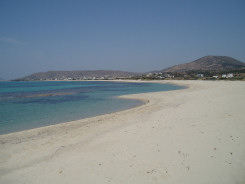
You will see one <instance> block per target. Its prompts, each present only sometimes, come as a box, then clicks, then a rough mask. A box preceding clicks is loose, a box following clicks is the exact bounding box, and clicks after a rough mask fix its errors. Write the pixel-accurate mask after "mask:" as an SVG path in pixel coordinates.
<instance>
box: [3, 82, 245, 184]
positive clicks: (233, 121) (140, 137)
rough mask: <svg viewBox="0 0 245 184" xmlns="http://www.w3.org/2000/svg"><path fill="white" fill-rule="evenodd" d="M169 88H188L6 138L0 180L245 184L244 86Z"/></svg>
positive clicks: (206, 84)
mask: <svg viewBox="0 0 245 184" xmlns="http://www.w3.org/2000/svg"><path fill="white" fill-rule="evenodd" d="M137 82H138V81H137ZM147 82H150V81H147ZM157 82H159V81H157ZM164 83H166V82H164ZM167 83H171V84H172V83H173V84H180V85H185V86H188V88H186V89H183V90H174V91H162V92H153V93H144V94H133V95H125V96H122V97H123V98H125V97H126V98H132V99H135V98H136V99H138V98H140V99H141V100H142V99H145V100H149V103H147V104H144V105H141V106H138V107H135V108H132V109H127V110H123V111H119V112H115V113H110V114H105V115H101V116H96V117H92V118H85V119H82V120H77V121H72V122H68V123H62V124H56V125H51V126H48V127H41V128H37V129H31V130H26V131H22V132H16V133H11V134H4V135H0V148H1V149H0V150H1V151H0V152H1V158H0V163H1V166H0V182H3V183H16V182H17V181H21V182H23V183H24V182H25V183H33V182H34V183H67V182H68V181H69V182H71V183H81V182H82V183H107V182H109V181H110V182H112V183H163V182H166V183H173V184H174V183H208V182H209V183H242V182H244V181H245V177H244V176H243V174H244V172H245V162H244V160H245V156H244V153H245V146H244V140H245V135H244V129H245V125H244V123H243V122H245V118H244V116H243V109H244V105H243V102H244V99H245V94H244V91H245V83H244V82H241V81H238V82H236V81H234V82H230V81H225V82H224V81H167ZM230 136H231V137H230Z"/></svg>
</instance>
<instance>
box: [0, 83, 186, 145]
mask: <svg viewBox="0 0 245 184" xmlns="http://www.w3.org/2000/svg"><path fill="white" fill-rule="evenodd" d="M81 81H82V80H81ZM93 81H101V82H122V83H159V84H171V83H169V82H159V81H137V80H118V81H115V80H106V81H103V80H93ZM51 82H52V81H51ZM55 82H56V81H55ZM78 82H79V81H78ZM173 85H176V84H173ZM177 86H178V85H177ZM179 86H180V87H185V86H181V85H179ZM178 90H182V89H178ZM147 93H151V92H147ZM67 94H69V93H67ZM137 94H144V93H137ZM57 95H60V94H57ZM131 95H134V94H131ZM40 96H45V95H40ZM128 96H130V94H129V95H121V96H116V97H115V98H122V99H132V100H138V101H141V102H142V103H143V104H141V105H137V106H135V107H131V108H127V109H123V110H119V111H115V112H109V113H105V114H101V115H95V116H91V117H85V118H82V119H77V120H71V121H66V122H59V123H54V124H51V125H45V126H41V127H36V128H30V129H25V130H19V131H15V132H9V133H4V134H0V143H1V137H4V136H8V135H9V136H12V134H13V136H18V134H25V133H28V132H32V131H35V130H36V131H39V130H40V131H41V132H43V131H46V130H48V129H50V128H55V127H54V126H56V125H59V124H61V126H62V124H67V125H68V126H69V124H70V123H77V122H78V121H82V120H88V121H89V119H90V118H95V117H100V116H103V115H109V114H113V113H118V112H122V111H125V110H130V109H134V108H137V107H139V106H142V105H145V103H148V102H149V99H141V98H140V97H136V98H130V97H128ZM57 128H58V127H57ZM38 129H39V130H38ZM43 129H45V130H43Z"/></svg>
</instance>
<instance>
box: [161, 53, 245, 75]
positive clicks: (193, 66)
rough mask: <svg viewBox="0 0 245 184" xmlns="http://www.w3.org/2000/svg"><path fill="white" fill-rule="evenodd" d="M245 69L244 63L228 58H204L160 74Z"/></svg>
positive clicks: (167, 69)
mask: <svg viewBox="0 0 245 184" xmlns="http://www.w3.org/2000/svg"><path fill="white" fill-rule="evenodd" d="M242 68H245V63H243V62H241V61H238V60H236V59H234V58H231V57H228V56H205V57H202V58H200V59H197V60H195V61H192V62H189V63H185V64H180V65H176V66H173V67H170V68H166V69H164V70H162V72H184V71H228V70H237V69H242Z"/></svg>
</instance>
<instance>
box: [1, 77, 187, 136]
mask: <svg viewBox="0 0 245 184" xmlns="http://www.w3.org/2000/svg"><path fill="white" fill-rule="evenodd" d="M181 88H183V87H179V86H175V85H169V84H153V83H124V82H101V81H97V82H96V81H50V82H47V81H45V82H44V81H43V82H0V134H6V133H10V132H16V131H21V130H26V129H32V128H37V127H43V126H47V125H52V124H57V123H62V122H67V121H72V120H78V119H82V118H87V117H92V116H96V115H101V114H106V113H111V112H116V111H120V110H124V109H128V108H132V107H135V106H138V105H141V104H142V103H143V102H141V101H139V100H127V99H120V98H115V97H116V96H119V95H126V94H135V93H145V92H155V91H167V90H177V89H181Z"/></svg>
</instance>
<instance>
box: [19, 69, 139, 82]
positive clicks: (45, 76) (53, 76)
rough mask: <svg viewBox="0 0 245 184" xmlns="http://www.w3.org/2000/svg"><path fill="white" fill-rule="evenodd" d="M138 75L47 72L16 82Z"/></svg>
mask: <svg viewBox="0 0 245 184" xmlns="http://www.w3.org/2000/svg"><path fill="white" fill-rule="evenodd" d="M136 75H138V73H133V72H125V71H112V70H80V71H48V72H39V73H34V74H31V75H29V76H26V77H23V78H19V79H16V80H20V81H22V80H23V81H26V80H27V81H29V80H66V79H76V80H79V79H80V80H83V79H110V78H120V77H131V76H136Z"/></svg>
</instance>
